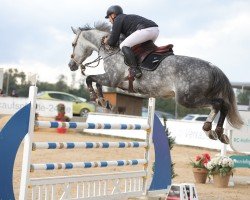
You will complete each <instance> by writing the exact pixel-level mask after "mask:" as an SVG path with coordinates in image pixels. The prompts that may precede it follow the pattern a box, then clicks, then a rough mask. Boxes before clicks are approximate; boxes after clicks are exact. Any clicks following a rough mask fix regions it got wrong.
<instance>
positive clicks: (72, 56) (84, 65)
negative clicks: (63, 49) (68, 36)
mask: <svg viewBox="0 0 250 200" xmlns="http://www.w3.org/2000/svg"><path fill="white" fill-rule="evenodd" d="M81 33H82V30H81V31H79V32H78V33H77V35H76V38H75V40H74V41H73V42H72V46H73V53H72V54H71V56H70V57H71V59H72V60H73V61H74V62H75V63H76V64H77V65H78V67H80V68H81V73H82V74H83V75H85V73H84V71H85V69H86V67H92V68H95V67H97V66H98V65H99V64H100V61H101V60H105V59H107V58H108V57H110V56H112V55H115V54H117V53H119V51H120V49H118V51H115V52H114V49H115V48H114V47H111V46H109V45H105V43H104V39H105V37H106V36H104V37H103V38H102V40H101V45H100V47H99V48H98V56H97V58H96V59H94V60H93V61H91V62H88V63H85V64H82V62H78V61H77V60H76V59H75V54H74V52H75V47H76V44H77V41H78V39H79V37H80V35H81ZM101 48H103V49H104V50H106V51H109V52H110V51H111V52H110V53H108V55H107V56H106V57H104V58H102V57H101V56H100V50H101ZM95 62H97V63H96V65H95V66H91V64H93V63H95Z"/></svg>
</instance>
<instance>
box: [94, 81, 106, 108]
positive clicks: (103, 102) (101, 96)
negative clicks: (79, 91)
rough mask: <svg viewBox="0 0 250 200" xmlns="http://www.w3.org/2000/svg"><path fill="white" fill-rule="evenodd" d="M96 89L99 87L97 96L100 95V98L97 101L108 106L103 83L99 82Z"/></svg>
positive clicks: (103, 105)
mask: <svg viewBox="0 0 250 200" xmlns="http://www.w3.org/2000/svg"><path fill="white" fill-rule="evenodd" d="M96 89H97V97H98V99H96V102H97V103H98V104H99V105H100V106H102V107H106V101H105V99H104V96H103V92H102V85H101V84H99V83H96Z"/></svg>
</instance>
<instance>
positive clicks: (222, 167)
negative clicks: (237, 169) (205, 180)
mask: <svg viewBox="0 0 250 200" xmlns="http://www.w3.org/2000/svg"><path fill="white" fill-rule="evenodd" d="M206 168H207V169H208V174H209V175H213V174H220V176H226V175H227V174H228V173H230V172H232V170H233V168H234V161H233V160H232V159H231V158H229V157H228V156H216V157H214V158H212V159H211V160H210V161H209V162H208V163H207V164H206Z"/></svg>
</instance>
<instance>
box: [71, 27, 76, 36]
mask: <svg viewBox="0 0 250 200" xmlns="http://www.w3.org/2000/svg"><path fill="white" fill-rule="evenodd" d="M71 29H72V31H73V33H74V34H76V33H77V30H76V29H75V28H74V27H72V26H71Z"/></svg>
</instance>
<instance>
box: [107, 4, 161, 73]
mask: <svg viewBox="0 0 250 200" xmlns="http://www.w3.org/2000/svg"><path fill="white" fill-rule="evenodd" d="M105 18H108V19H109V21H110V22H111V23H112V24H113V26H112V31H111V34H110V36H109V38H105V39H104V43H105V44H108V45H110V46H115V45H116V44H117V42H118V41H119V38H120V34H123V35H124V36H125V37H126V39H125V40H124V41H123V42H122V43H121V44H120V49H121V50H122V52H123V54H124V56H125V60H126V62H127V64H128V65H129V66H130V76H131V77H136V78H140V77H141V76H142V72H141V70H140V68H139V67H138V66H137V61H136V58H135V55H134V53H133V51H132V49H131V47H133V46H135V45H137V44H140V43H143V42H146V41H148V40H152V41H155V40H156V39H157V37H158V35H159V29H158V25H157V24H156V23H155V22H153V21H151V20H149V19H146V18H144V17H141V16H138V15H127V14H123V10H122V8H121V7H120V6H118V5H113V6H110V7H109V8H108V10H107V15H106V17H105Z"/></svg>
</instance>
